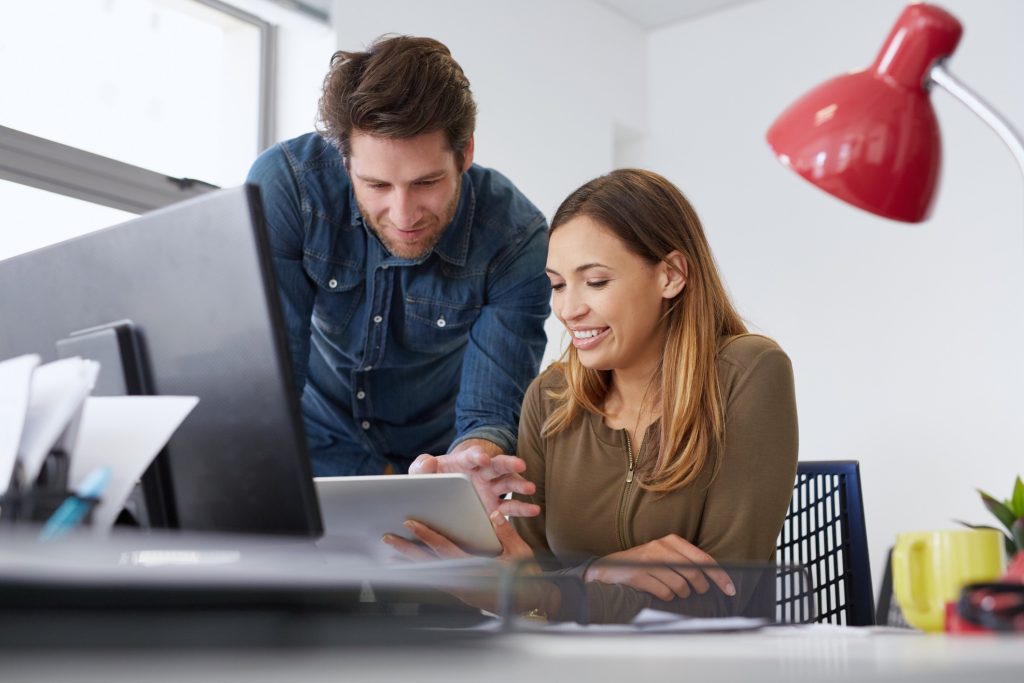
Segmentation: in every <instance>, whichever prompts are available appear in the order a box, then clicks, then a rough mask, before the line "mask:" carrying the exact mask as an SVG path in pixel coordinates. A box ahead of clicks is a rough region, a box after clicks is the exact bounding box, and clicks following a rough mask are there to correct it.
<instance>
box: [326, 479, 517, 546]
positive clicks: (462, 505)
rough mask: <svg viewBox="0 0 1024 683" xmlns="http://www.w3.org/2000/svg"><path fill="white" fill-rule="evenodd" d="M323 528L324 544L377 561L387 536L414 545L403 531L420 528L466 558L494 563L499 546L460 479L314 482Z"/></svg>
mask: <svg viewBox="0 0 1024 683" xmlns="http://www.w3.org/2000/svg"><path fill="white" fill-rule="evenodd" d="M314 481H315V482H316V491H317V495H318V496H319V498H320V511H321V515H322V517H323V523H324V538H323V541H324V542H325V544H327V545H337V546H338V547H348V548H353V549H356V548H364V549H366V550H369V551H370V552H373V553H379V554H381V555H386V554H388V551H389V548H388V546H386V545H385V544H384V543H383V542H382V541H381V540H380V539H381V537H382V536H383V535H384V534H386V533H391V534H394V535H396V536H401V537H403V538H407V539H409V540H415V539H414V537H413V535H412V533H411V532H410V531H409V530H408V529H406V528H405V527H404V526H403V523H404V522H405V520H407V519H414V520H416V521H418V522H422V523H423V524H426V525H427V526H429V527H431V528H432V529H434V530H435V531H438V532H440V533H442V534H444V535H445V536H447V537H448V538H450V539H452V540H453V541H454V542H455V543H457V544H458V545H459V546H460V547H461V548H463V549H464V550H465V551H466V552H468V553H471V554H474V555H484V556H490V557H493V556H495V555H497V554H499V553H500V552H501V543H500V542H499V541H498V538H497V537H496V536H495V535H494V529H493V527H492V526H491V522H490V520H489V519H488V518H487V512H486V510H485V509H484V506H483V503H481V502H480V498H479V497H478V496H477V494H476V490H475V489H474V488H473V484H472V483H471V482H470V480H469V478H468V477H466V475H464V474H393V475H380V476H362V477H316V478H315V479H314Z"/></svg>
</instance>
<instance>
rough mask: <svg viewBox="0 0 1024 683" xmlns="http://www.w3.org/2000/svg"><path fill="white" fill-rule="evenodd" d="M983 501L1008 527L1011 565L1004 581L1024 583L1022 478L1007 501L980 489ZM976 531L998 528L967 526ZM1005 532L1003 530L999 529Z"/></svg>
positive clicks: (1007, 544) (1004, 534) (1007, 546)
mask: <svg viewBox="0 0 1024 683" xmlns="http://www.w3.org/2000/svg"><path fill="white" fill-rule="evenodd" d="M978 493H979V494H980V495H981V501H982V502H983V503H984V504H985V507H986V508H988V510H989V512H991V513H992V514H993V515H995V517H996V519H998V520H999V522H1000V524H1002V525H1003V526H1004V527H1006V531H1005V532H1003V536H1004V541H1005V543H1006V557H1007V559H1008V560H1009V561H1010V565H1009V567H1008V568H1007V570H1006V576H1004V577H1003V579H1004V580H1008V581H1020V582H1021V583H1024V482H1021V479H1020V477H1019V476H1018V477H1017V481H1016V482H1014V485H1013V493H1012V494H1011V495H1010V497H1009V498H1008V499H1007V500H1004V501H999V500H997V499H996V498H995V497H994V496H991V495H989V494H987V493H985V492H984V491H982V490H981V489H978ZM967 526H969V527H973V528H975V529H996V528H997V527H990V526H983V525H975V524H967ZM998 530H999V531H1003V530H1002V529H998Z"/></svg>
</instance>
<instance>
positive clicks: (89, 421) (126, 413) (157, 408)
mask: <svg viewBox="0 0 1024 683" xmlns="http://www.w3.org/2000/svg"><path fill="white" fill-rule="evenodd" d="M197 403H199V399H198V398H196V397H195V396H106V397H97V396H94V397H90V398H88V399H86V400H85V406H84V409H83V411H82V422H81V425H80V427H79V434H78V440H77V443H76V445H75V447H74V450H73V451H72V453H71V472H70V474H69V476H68V485H69V487H71V488H75V487H77V486H78V485H79V484H80V483H81V482H82V480H83V479H84V478H85V477H86V476H88V475H89V473H90V472H92V471H93V470H95V469H97V468H100V467H109V468H110V470H111V476H110V480H109V482H108V483H107V486H106V488H105V490H104V491H103V495H102V497H101V498H100V502H99V505H97V506H96V508H95V509H94V510H93V517H92V526H93V528H94V529H96V530H97V531H99V532H106V531H107V530H109V529H110V528H111V527H112V526H113V525H114V520H116V519H117V515H118V514H119V513H120V512H121V509H122V508H123V507H124V504H125V501H126V500H128V496H129V495H130V494H131V492H132V488H133V487H134V486H135V483H136V482H137V481H138V480H139V477H141V476H142V473H143V472H145V471H146V468H147V467H149V464H150V463H151V462H153V458H155V457H156V456H157V454H158V453H159V452H160V450H161V449H162V448H163V447H164V445H165V444H166V443H167V441H168V440H169V439H170V438H171V435H172V434H174V430H176V429H177V428H178V426H179V425H180V424H181V423H182V422H183V421H184V420H185V418H186V417H188V414H189V413H190V412H192V409H193V408H195V406H196V404H197Z"/></svg>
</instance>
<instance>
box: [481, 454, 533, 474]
mask: <svg viewBox="0 0 1024 683" xmlns="http://www.w3.org/2000/svg"><path fill="white" fill-rule="evenodd" d="M490 466H491V469H492V470H494V474H495V475H496V476H500V475H503V474H521V473H523V472H525V471H526V461H525V460H523V459H522V458H520V457H517V456H515V455H495V456H493V457H491V462H490Z"/></svg>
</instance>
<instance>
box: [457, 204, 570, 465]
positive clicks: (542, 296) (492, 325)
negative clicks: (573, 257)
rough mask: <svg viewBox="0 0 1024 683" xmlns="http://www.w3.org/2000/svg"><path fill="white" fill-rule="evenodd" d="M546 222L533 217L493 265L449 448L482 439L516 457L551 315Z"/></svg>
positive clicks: (468, 356)
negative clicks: (527, 396) (526, 403)
mask: <svg viewBox="0 0 1024 683" xmlns="http://www.w3.org/2000/svg"><path fill="white" fill-rule="evenodd" d="M546 260H547V222H546V221H545V219H544V217H543V216H542V215H540V214H537V215H536V217H535V218H534V219H533V221H532V222H531V224H530V225H529V226H528V228H527V229H526V230H525V231H524V232H523V233H522V236H521V238H520V239H519V240H517V241H516V242H515V243H514V244H510V245H509V247H508V249H506V250H505V251H504V252H503V254H502V255H501V256H500V257H499V258H497V259H495V261H494V262H493V263H492V265H491V268H490V269H489V272H488V284H487V300H486V302H485V304H484V306H483V307H482V308H481V311H480V316H479V317H478V318H477V320H476V322H474V324H473V328H472V329H471V330H470V333H469V340H468V345H467V348H466V352H465V356H464V359H463V367H462V378H461V386H460V390H459V395H458V398H457V399H456V403H455V429H456V437H455V439H454V441H453V442H452V445H451V448H454V447H455V446H456V445H458V444H459V443H460V442H462V441H465V440H466V439H487V440H488V441H492V442H493V443H496V444H498V445H499V446H500V447H501V448H502V450H503V451H504V452H505V453H515V451H516V434H517V429H518V423H519V411H520V407H521V404H522V401H523V395H524V393H525V391H526V387H527V386H528V385H529V384H530V381H531V380H532V379H533V378H534V377H535V376H536V375H537V371H538V370H539V369H540V360H541V357H542V355H543V353H544V347H545V344H546V343H547V337H546V335H545V333H544V322H545V320H547V317H548V314H549V313H550V311H551V306H550V300H551V285H550V282H549V281H548V277H547V275H546V274H545V273H544V266H545V262H546Z"/></svg>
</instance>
